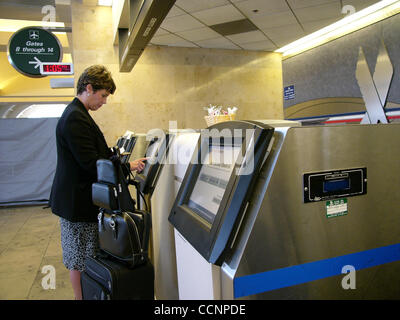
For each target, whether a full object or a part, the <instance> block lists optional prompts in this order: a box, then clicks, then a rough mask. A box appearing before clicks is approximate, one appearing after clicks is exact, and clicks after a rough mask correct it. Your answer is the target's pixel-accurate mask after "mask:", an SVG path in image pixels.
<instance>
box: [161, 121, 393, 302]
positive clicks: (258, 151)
mask: <svg viewBox="0 0 400 320" xmlns="http://www.w3.org/2000/svg"><path fill="white" fill-rule="evenodd" d="M273 127H274V128H273ZM213 129H215V130H214V132H213ZM235 130H236V131H235ZM399 136H400V125H399V124H385V125H383V124H377V125H344V126H343V125H342V126H339V125H332V126H313V127H298V126H293V127H290V126H288V127H279V128H278V127H276V126H269V125H267V124H263V123H261V122H252V121H232V122H224V123H219V124H216V125H214V126H211V127H209V128H208V130H205V131H202V132H201V136H200V138H199V142H198V150H197V152H195V153H194V155H193V158H192V161H191V164H190V165H189V167H188V169H187V171H186V174H185V177H184V179H183V181H182V184H181V187H180V189H179V192H178V195H177V197H176V199H175V202H174V205H173V207H172V209H171V212H170V215H169V221H170V222H171V223H172V225H173V226H174V228H175V233H176V236H175V246H176V255H177V260H176V261H177V273H178V275H177V277H178V284H179V299H398V298H400V273H399V272H398V270H399V268H400V223H399V221H400V220H399V219H400V210H399V208H400V207H399V201H400V193H399V192H398V187H399V185H400V165H399V161H398V159H399V158H400V145H399V142H398V137H399ZM194 261H195V262H194ZM201 277H203V278H202V280H201V281H197V280H198V279H199V278H201ZM205 286H208V288H206V289H207V290H203V289H204V287H205ZM200 291H202V292H203V293H204V294H202V295H200V294H197V293H198V292H200Z"/></svg>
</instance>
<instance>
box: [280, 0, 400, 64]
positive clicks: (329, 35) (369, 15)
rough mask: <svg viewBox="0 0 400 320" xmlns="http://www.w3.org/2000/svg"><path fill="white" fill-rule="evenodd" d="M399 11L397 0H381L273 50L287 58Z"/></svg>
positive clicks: (399, 3) (399, 4)
mask: <svg viewBox="0 0 400 320" xmlns="http://www.w3.org/2000/svg"><path fill="white" fill-rule="evenodd" d="M399 12H400V1H399V0H382V1H379V2H378V3H376V4H374V5H372V6H369V7H367V8H365V9H363V10H360V11H358V12H356V13H353V14H351V15H349V16H347V17H345V18H343V19H341V20H339V21H337V22H335V23H333V24H331V25H329V26H327V27H325V28H322V29H320V30H318V31H316V32H314V33H311V34H309V35H307V36H305V37H303V38H300V39H299V40H296V41H294V42H292V43H290V44H288V45H286V46H284V47H282V48H280V49H278V50H275V52H280V53H282V57H283V58H284V59H287V58H289V57H292V56H295V55H297V54H299V53H302V52H304V51H307V50H310V49H312V48H315V47H317V46H320V45H322V44H324V43H327V42H329V41H332V40H335V39H337V38H340V37H343V36H345V35H346V34H349V33H352V32H354V31H357V30H360V29H362V28H365V27H367V26H369V25H371V24H373V23H376V22H378V21H381V20H383V19H386V18H389V17H391V16H393V15H395V14H397V13H399Z"/></svg>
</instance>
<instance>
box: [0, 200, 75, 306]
mask: <svg viewBox="0 0 400 320" xmlns="http://www.w3.org/2000/svg"><path fill="white" fill-rule="evenodd" d="M44 266H52V267H54V269H52V268H51V267H46V268H48V269H46V268H44V269H43V267H44ZM42 270H43V271H44V273H42ZM46 270H47V271H46ZM51 270H53V271H55V280H56V281H55V289H52V288H49V284H50V282H48V281H45V280H47V279H49V276H50V271H51ZM42 282H43V285H42ZM45 288H47V289H45ZM73 299H74V295H73V290H72V286H71V283H70V280H69V271H68V270H67V269H66V268H65V267H64V265H63V263H62V251H61V242H60V225H59V220H58V217H57V216H55V215H53V214H52V213H51V211H50V209H49V208H47V209H43V206H29V207H13V208H12V207H8V208H0V300H73Z"/></svg>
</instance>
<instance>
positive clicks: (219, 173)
mask: <svg viewBox="0 0 400 320" xmlns="http://www.w3.org/2000/svg"><path fill="white" fill-rule="evenodd" d="M240 151H241V146H240V145H235V146H232V145H230V146H223V145H222V146H221V145H218V146H216V145H210V147H209V149H208V152H207V154H206V155H205V157H204V158H203V159H204V160H203V164H202V166H201V169H200V173H199V176H198V179H197V181H196V183H195V185H194V187H193V190H192V193H191V194H190V196H189V201H188V204H187V205H188V207H189V208H191V209H192V210H193V211H194V212H195V213H196V214H198V215H199V216H200V217H202V218H203V219H205V220H206V221H207V222H209V223H211V224H212V223H213V222H214V219H215V216H216V214H217V212H218V209H219V206H220V203H221V200H222V197H223V196H224V193H225V189H226V186H227V184H228V181H229V178H230V177H231V174H232V170H233V168H234V167H235V162H236V159H237V157H238V154H239V153H240Z"/></svg>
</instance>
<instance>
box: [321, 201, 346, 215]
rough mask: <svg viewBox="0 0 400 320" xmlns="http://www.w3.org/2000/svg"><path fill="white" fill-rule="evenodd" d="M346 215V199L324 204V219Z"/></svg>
mask: <svg viewBox="0 0 400 320" xmlns="http://www.w3.org/2000/svg"><path fill="white" fill-rule="evenodd" d="M346 214H347V199H346V198H344V199H335V200H329V201H327V202H326V217H327V218H333V217H339V216H344V215H346Z"/></svg>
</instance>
